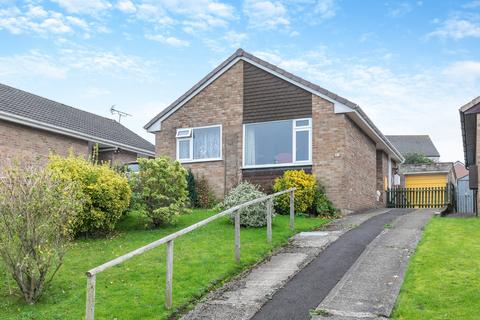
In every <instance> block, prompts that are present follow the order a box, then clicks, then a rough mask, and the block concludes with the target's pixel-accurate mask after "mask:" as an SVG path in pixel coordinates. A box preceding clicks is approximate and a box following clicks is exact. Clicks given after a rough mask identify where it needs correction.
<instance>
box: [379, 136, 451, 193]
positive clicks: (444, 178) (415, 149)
mask: <svg viewBox="0 0 480 320" xmlns="http://www.w3.org/2000/svg"><path fill="white" fill-rule="evenodd" d="M386 137H387V138H388V140H390V141H391V142H392V144H393V145H394V146H395V147H396V148H397V150H399V151H400V152H401V153H402V155H403V156H404V157H406V156H407V155H409V154H420V155H423V156H425V157H427V158H429V159H430V160H432V161H433V163H430V164H412V163H402V164H400V165H399V168H398V174H399V176H400V179H399V181H398V184H399V186H402V187H405V188H437V187H445V186H446V185H447V184H448V183H451V184H453V185H455V184H456V175H455V170H454V166H453V163H451V162H440V153H439V152H438V150H437V148H436V147H435V145H434V144H433V142H432V139H430V136H428V135H387V136H386Z"/></svg>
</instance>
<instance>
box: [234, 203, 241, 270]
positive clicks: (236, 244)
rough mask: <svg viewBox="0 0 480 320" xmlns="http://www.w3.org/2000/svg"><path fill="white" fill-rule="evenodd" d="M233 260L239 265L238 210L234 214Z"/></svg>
mask: <svg viewBox="0 0 480 320" xmlns="http://www.w3.org/2000/svg"><path fill="white" fill-rule="evenodd" d="M235 260H236V261H237V263H240V210H237V211H236V212H235Z"/></svg>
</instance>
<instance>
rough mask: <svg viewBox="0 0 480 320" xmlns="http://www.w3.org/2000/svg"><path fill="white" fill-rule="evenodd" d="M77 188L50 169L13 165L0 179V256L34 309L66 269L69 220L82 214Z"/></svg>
mask: <svg viewBox="0 0 480 320" xmlns="http://www.w3.org/2000/svg"><path fill="white" fill-rule="evenodd" d="M78 193H79V189H78V187H77V185H76V184H74V183H71V182H64V181H61V180H60V179H59V178H58V177H57V176H56V175H55V174H54V173H52V172H51V171H50V170H47V169H44V168H40V167H33V166H29V167H20V166H18V165H11V166H9V167H7V168H6V169H5V170H4V172H3V177H2V178H1V179H0V257H1V258H2V260H3V262H4V264H5V266H6V269H7V270H8V272H9V273H10V274H11V275H12V277H13V278H14V280H15V282H16V283H17V285H18V287H19V289H20V291H21V293H22V295H23V297H24V299H25V301H26V302H27V303H29V304H33V303H35V302H36V301H38V299H39V298H40V296H41V295H42V293H43V292H44V289H45V287H46V286H47V285H48V284H49V283H50V281H51V280H52V279H53V277H54V276H55V274H56V272H57V271H58V269H59V268H60V266H61V265H62V261H63V256H64V254H65V249H66V246H67V241H68V240H69V238H70V231H69V230H70V229H69V227H68V226H69V221H70V220H71V219H73V218H74V217H75V215H76V214H78V213H79V212H80V211H81V203H80V200H78V199H79V198H80V197H79V196H78Z"/></svg>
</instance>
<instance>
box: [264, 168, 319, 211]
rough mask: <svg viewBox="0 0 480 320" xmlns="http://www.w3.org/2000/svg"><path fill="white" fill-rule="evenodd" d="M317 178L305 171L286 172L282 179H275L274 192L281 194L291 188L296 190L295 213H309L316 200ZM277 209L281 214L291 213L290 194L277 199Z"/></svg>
mask: <svg viewBox="0 0 480 320" xmlns="http://www.w3.org/2000/svg"><path fill="white" fill-rule="evenodd" d="M315 187H316V181H315V176H313V175H311V174H307V173H305V171H303V170H288V171H285V172H284V174H283V176H282V177H279V178H277V179H275V184H274V186H273V190H274V191H275V192H279V191H282V190H287V189H290V188H297V189H296V190H295V212H298V213H308V210H309V209H311V208H312V205H313V200H314V198H315ZM275 207H276V209H277V210H278V212H279V213H280V214H288V213H289V212H290V195H289V194H288V193H286V194H282V195H280V196H278V197H276V202H275Z"/></svg>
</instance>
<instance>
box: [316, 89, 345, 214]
mask: <svg viewBox="0 0 480 320" xmlns="http://www.w3.org/2000/svg"><path fill="white" fill-rule="evenodd" d="M344 156H345V115H344V114H335V113H334V109H333V104H332V103H331V102H328V101H326V100H324V99H322V98H320V97H318V96H315V95H313V96H312V159H313V166H312V172H313V173H314V174H315V175H316V177H317V179H318V180H319V181H320V183H322V184H323V185H324V186H325V188H326V192H327V196H328V197H329V198H330V200H332V202H333V203H334V204H335V206H336V207H337V208H343V206H344V205H345V203H346V194H345V189H344V188H345V187H344V186H345V174H344V171H345V159H344Z"/></svg>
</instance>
